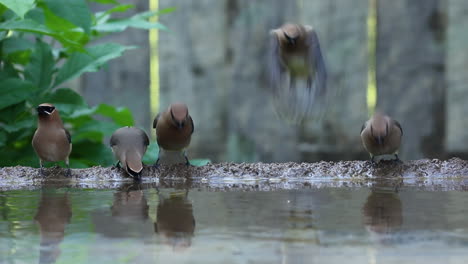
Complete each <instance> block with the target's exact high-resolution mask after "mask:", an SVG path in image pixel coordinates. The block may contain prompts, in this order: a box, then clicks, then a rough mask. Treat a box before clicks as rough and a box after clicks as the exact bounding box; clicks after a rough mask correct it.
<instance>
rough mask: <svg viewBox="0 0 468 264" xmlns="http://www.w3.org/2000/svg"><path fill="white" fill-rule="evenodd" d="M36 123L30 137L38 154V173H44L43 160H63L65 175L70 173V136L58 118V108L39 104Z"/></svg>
mask: <svg viewBox="0 0 468 264" xmlns="http://www.w3.org/2000/svg"><path fill="white" fill-rule="evenodd" d="M36 109H37V114H38V117H39V118H38V125H37V130H36V132H35V133H34V136H33V139H32V146H33V148H34V151H35V152H36V154H37V156H39V164H40V174H41V176H43V175H44V166H43V163H44V162H58V161H62V160H64V161H65V164H66V165H67V168H68V170H67V173H66V176H70V175H71V170H70V164H69V159H68V157H69V156H70V152H71V150H72V142H71V136H70V133H69V132H68V130H66V129H65V127H64V126H63V123H62V119H60V115H59V112H58V110H57V109H56V108H55V106H53V105H52V104H49V103H43V104H40V105H39V106H38V107H37V108H36Z"/></svg>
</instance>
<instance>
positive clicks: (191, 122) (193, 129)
mask: <svg viewBox="0 0 468 264" xmlns="http://www.w3.org/2000/svg"><path fill="white" fill-rule="evenodd" d="M189 119H190V124H192V132H190V134H193V131H195V126H194V125H193V120H192V117H191V116H189Z"/></svg>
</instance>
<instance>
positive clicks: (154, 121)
mask: <svg viewBox="0 0 468 264" xmlns="http://www.w3.org/2000/svg"><path fill="white" fill-rule="evenodd" d="M160 116H161V113H159V114H157V115H156V117H155V118H154V120H153V128H156V125H157V124H158V120H159V117H160Z"/></svg>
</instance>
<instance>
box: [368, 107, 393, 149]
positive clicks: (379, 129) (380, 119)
mask: <svg viewBox="0 0 468 264" xmlns="http://www.w3.org/2000/svg"><path fill="white" fill-rule="evenodd" d="M388 122H389V121H388V118H387V117H386V116H385V115H383V114H381V113H376V114H375V115H374V116H373V117H372V119H371V124H370V129H371V134H372V137H374V140H375V142H376V143H377V144H379V145H382V144H384V143H385V138H386V137H387V135H388Z"/></svg>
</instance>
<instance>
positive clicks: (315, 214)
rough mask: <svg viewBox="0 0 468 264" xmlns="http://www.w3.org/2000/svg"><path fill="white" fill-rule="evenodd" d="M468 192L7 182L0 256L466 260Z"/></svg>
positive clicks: (48, 259) (32, 259) (45, 259)
mask: <svg viewBox="0 0 468 264" xmlns="http://www.w3.org/2000/svg"><path fill="white" fill-rule="evenodd" d="M466 204H468V192H463V191H444V190H440V191H433V190H432V191H429V190H424V189H421V188H417V187H412V186H405V187H395V186H374V187H361V188H345V187H342V188H332V187H324V188H318V187H314V186H309V187H308V188H306V189H296V190H275V191H258V192H254V191H247V192H245V191H240V190H238V191H235V190H232V191H228V192H214V191H210V190H208V189H206V188H196V189H190V188H186V189H184V188H180V189H174V188H161V187H160V188H156V187H152V186H151V185H134V184H123V185H122V186H120V187H119V188H118V189H109V190H101V189H70V188H53V187H51V186H44V187H43V188H42V189H40V190H29V191H27V190H24V191H3V192H0V263H171V264H174V263H467V262H468V206H466Z"/></svg>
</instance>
